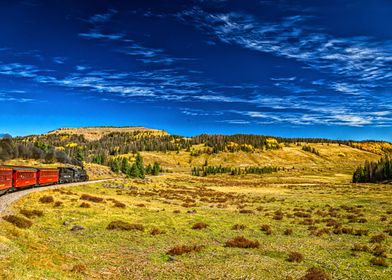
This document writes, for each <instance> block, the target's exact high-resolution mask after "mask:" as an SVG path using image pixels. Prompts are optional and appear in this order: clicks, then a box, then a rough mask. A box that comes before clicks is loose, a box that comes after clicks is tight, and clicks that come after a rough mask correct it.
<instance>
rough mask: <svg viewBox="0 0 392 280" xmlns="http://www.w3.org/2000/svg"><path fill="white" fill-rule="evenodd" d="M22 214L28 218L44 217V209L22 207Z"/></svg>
mask: <svg viewBox="0 0 392 280" xmlns="http://www.w3.org/2000/svg"><path fill="white" fill-rule="evenodd" d="M19 212H20V214H22V215H23V216H25V217H26V218H29V219H31V218H34V217H42V216H43V215H44V212H43V211H42V210H36V209H34V210H28V209H22V210H20V211H19Z"/></svg>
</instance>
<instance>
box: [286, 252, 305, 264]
mask: <svg viewBox="0 0 392 280" xmlns="http://www.w3.org/2000/svg"><path fill="white" fill-rule="evenodd" d="M303 260H304V256H303V255H302V254H301V253H298V252H290V253H289V256H288V257H287V261H289V262H297V263H299V262H302V261H303Z"/></svg>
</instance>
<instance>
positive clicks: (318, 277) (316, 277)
mask: <svg viewBox="0 0 392 280" xmlns="http://www.w3.org/2000/svg"><path fill="white" fill-rule="evenodd" d="M330 279H331V276H329V274H327V273H326V272H325V271H324V270H322V269H321V268H318V267H312V268H309V269H308V270H307V271H306V274H305V275H304V276H303V277H301V280H330Z"/></svg>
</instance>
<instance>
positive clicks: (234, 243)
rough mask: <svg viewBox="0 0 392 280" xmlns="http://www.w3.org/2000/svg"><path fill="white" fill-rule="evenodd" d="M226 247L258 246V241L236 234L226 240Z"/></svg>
mask: <svg viewBox="0 0 392 280" xmlns="http://www.w3.org/2000/svg"><path fill="white" fill-rule="evenodd" d="M225 246H226V247H236V248H259V246H260V243H259V241H257V240H256V241H252V240H249V239H246V238H245V237H243V236H237V237H235V238H233V239H230V240H228V241H226V243H225Z"/></svg>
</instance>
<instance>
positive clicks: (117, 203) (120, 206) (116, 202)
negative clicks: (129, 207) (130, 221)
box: [114, 200, 126, 208]
mask: <svg viewBox="0 0 392 280" xmlns="http://www.w3.org/2000/svg"><path fill="white" fill-rule="evenodd" d="M114 207H118V208H125V207H126V205H125V203H122V202H120V201H117V200H115V201H114Z"/></svg>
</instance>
